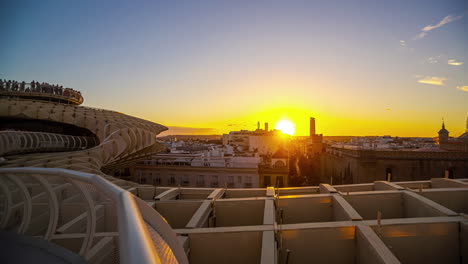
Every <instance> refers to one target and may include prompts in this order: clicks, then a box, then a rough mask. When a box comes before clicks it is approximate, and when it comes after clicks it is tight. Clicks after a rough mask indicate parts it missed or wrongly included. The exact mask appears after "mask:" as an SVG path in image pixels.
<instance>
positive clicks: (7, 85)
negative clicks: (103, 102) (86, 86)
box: [0, 79, 83, 101]
mask: <svg viewBox="0 0 468 264" xmlns="http://www.w3.org/2000/svg"><path fill="white" fill-rule="evenodd" d="M0 91H11V92H23V93H47V94H52V95H59V96H64V97H69V98H72V99H76V100H79V101H82V100H83V97H82V96H81V93H80V92H79V91H75V90H73V89H72V88H63V86H61V85H60V86H59V85H54V84H49V83H44V82H43V83H39V82H36V81H32V82H30V83H26V82H24V81H23V82H18V81H11V80H8V81H7V80H2V79H0Z"/></svg>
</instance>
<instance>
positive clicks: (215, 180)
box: [211, 175, 218, 187]
mask: <svg viewBox="0 0 468 264" xmlns="http://www.w3.org/2000/svg"><path fill="white" fill-rule="evenodd" d="M211 186H212V187H217V186H218V175H213V176H211Z"/></svg>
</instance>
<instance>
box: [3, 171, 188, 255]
mask: <svg viewBox="0 0 468 264" xmlns="http://www.w3.org/2000/svg"><path fill="white" fill-rule="evenodd" d="M2 176H7V178H8V177H15V176H16V177H15V178H17V179H19V178H20V177H22V176H28V177H29V178H31V177H32V178H35V177H39V178H47V177H51V176H52V178H56V177H60V178H62V179H64V180H66V181H72V182H76V183H77V184H91V185H92V186H93V187H94V188H96V189H97V190H98V191H99V193H100V194H104V195H105V196H106V197H107V198H110V200H111V201H113V202H114V203H115V208H116V218H117V224H118V236H119V238H118V239H119V256H120V263H162V262H163V261H166V259H165V258H168V257H169V259H170V260H172V262H173V263H188V260H187V256H186V255H185V253H184V251H183V248H182V247H181V245H180V244H178V241H177V237H176V236H175V233H174V232H173V231H172V229H171V228H170V226H169V224H167V223H166V222H165V221H164V220H163V218H162V217H161V216H160V215H159V214H158V213H157V212H156V211H155V210H154V211H148V210H146V209H143V208H141V207H140V206H139V202H140V201H138V199H139V198H136V197H135V196H133V195H132V194H131V193H130V192H128V191H126V190H124V189H122V188H120V187H118V186H117V185H115V184H113V183H111V182H110V181H108V180H106V179H104V178H103V177H101V176H99V175H95V174H89V173H84V172H78V171H72V170H66V169H59V168H32V167H25V168H0V177H2ZM2 182H3V181H0V184H2V185H3V183H2ZM83 189H85V188H83ZM49 195H50V194H49ZM142 209H143V210H144V211H145V212H144V214H142V212H141V210H142ZM148 214H149V215H148ZM145 216H146V217H145ZM155 219H157V220H158V221H155ZM146 223H149V224H150V226H152V227H157V228H158V229H159V230H158V229H156V232H157V234H156V236H158V237H159V238H158V240H157V241H158V243H161V241H162V243H163V244H165V247H162V248H164V249H165V251H164V252H161V251H158V249H159V248H161V245H155V244H154V243H153V240H152V239H151V237H152V236H154V235H155V234H150V232H149V231H148V228H149V227H147V224H146ZM54 231H55V230H54ZM168 234H170V235H168ZM177 247H180V248H177ZM168 248H170V249H171V250H170V252H169V254H168V252H167V249H168ZM181 252H182V254H181ZM85 255H86V254H85Z"/></svg>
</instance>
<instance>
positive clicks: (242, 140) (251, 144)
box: [223, 122, 288, 155]
mask: <svg viewBox="0 0 468 264" xmlns="http://www.w3.org/2000/svg"><path fill="white" fill-rule="evenodd" d="M287 140H288V138H287V137H285V136H284V135H282V133H281V132H280V131H278V130H268V123H265V128H264V129H260V122H259V123H258V125H257V129H256V130H255V131H248V130H241V131H231V132H229V134H224V135H223V145H231V146H234V147H235V150H236V151H237V152H250V153H258V154H259V155H271V154H273V153H275V152H276V151H277V150H278V148H279V146H280V145H282V144H284V143H285V142H287Z"/></svg>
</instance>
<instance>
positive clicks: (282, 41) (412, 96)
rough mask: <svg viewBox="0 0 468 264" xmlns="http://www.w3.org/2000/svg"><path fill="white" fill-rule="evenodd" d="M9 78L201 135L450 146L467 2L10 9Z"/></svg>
mask: <svg viewBox="0 0 468 264" xmlns="http://www.w3.org/2000/svg"><path fill="white" fill-rule="evenodd" d="M0 17H1V18H0V20H1V23H0V29H1V32H2V33H3V34H2V36H3V38H2V39H3V41H2V42H0V58H1V63H0V78H1V79H11V80H18V81H23V80H24V81H31V80H36V81H40V82H49V83H58V84H62V85H64V86H68V87H72V88H74V89H77V90H80V91H81V92H82V94H83V96H84V97H85V105H87V106H92V107H99V108H105V109H112V110H116V111H119V112H123V113H126V114H129V115H133V116H137V117H140V118H144V119H148V120H151V121H154V122H157V123H160V124H163V125H166V126H170V127H181V128H179V129H178V130H177V129H173V130H172V131H182V132H184V134H186V133H194V134H221V133H227V132H229V131H231V130H240V129H250V130H253V129H255V128H256V124H257V121H260V122H261V124H263V123H264V122H269V123H270V124H271V127H274V124H275V123H276V122H277V121H279V120H282V119H286V120H291V121H292V122H293V123H294V124H295V126H296V127H295V129H296V134H295V135H307V134H308V131H309V127H308V124H309V117H311V116H313V117H315V118H316V120H317V132H318V133H323V134H324V135H393V136H427V137H432V136H436V133H437V131H438V130H439V129H440V125H441V120H442V118H444V120H445V124H446V127H447V129H448V130H449V131H450V133H451V136H458V135H459V134H461V133H462V132H464V131H465V123H466V118H467V115H468V2H467V1H464V0H459V1H422V0H420V1H402V0H397V1H388V2H381V1H371V0H366V1H345V0H342V1H247V0H245V1H151V2H149V1H148V2H147V3H142V2H139V3H138V4H136V3H134V2H126V1H21V0H20V1H3V2H2V3H0Z"/></svg>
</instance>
